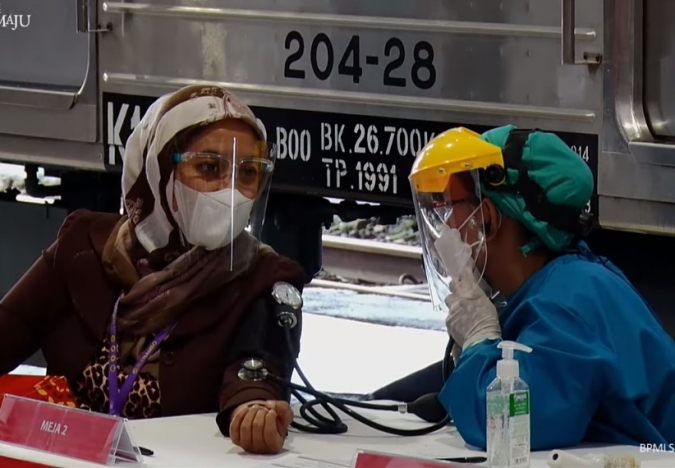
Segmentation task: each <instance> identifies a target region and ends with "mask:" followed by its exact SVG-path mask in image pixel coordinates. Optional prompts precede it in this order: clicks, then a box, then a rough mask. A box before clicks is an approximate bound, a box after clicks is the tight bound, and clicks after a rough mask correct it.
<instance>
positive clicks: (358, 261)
mask: <svg viewBox="0 0 675 468" xmlns="http://www.w3.org/2000/svg"><path fill="white" fill-rule="evenodd" d="M323 267H324V270H325V272H326V273H328V274H329V275H335V276H338V277H341V278H344V279H346V280H349V281H354V282H358V283H361V284H372V285H399V284H420V283H424V282H425V281H426V278H425V276H424V271H423V270H422V249H421V247H413V246H408V245H399V244H387V243H384V242H376V241H372V240H366V239H354V238H350V237H338V236H331V235H324V236H323Z"/></svg>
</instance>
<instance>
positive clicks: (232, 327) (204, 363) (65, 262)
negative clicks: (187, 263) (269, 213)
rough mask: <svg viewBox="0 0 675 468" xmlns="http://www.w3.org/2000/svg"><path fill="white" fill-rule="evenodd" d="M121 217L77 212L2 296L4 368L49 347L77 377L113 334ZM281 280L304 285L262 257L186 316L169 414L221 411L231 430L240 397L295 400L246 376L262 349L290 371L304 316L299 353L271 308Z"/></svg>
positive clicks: (65, 371) (50, 369) (50, 365)
mask: <svg viewBox="0 0 675 468" xmlns="http://www.w3.org/2000/svg"><path fill="white" fill-rule="evenodd" d="M119 219H120V216H119V215H115V214H107V213H92V212H88V211H84V210H81V211H76V212H74V213H73V214H71V215H70V216H68V218H67V219H66V220H65V222H64V224H63V226H62V227H61V230H60V231H59V234H58V237H57V240H56V242H55V243H54V244H52V245H51V246H50V247H49V248H48V249H46V250H45V251H43V252H42V255H41V256H40V258H39V259H38V260H37V261H36V262H35V264H34V265H33V266H32V267H31V268H30V270H28V272H26V274H25V275H24V276H23V277H22V278H21V279H20V280H19V282H18V283H17V284H16V285H15V286H14V287H13V288H12V289H11V290H10V291H9V292H8V293H7V295H6V296H5V297H4V298H3V299H2V300H1V301H0V375H3V374H6V373H7V372H10V371H12V370H13V369H14V368H16V367H17V366H19V365H20V364H21V363H23V362H24V361H25V360H26V359H28V358H29V357H30V356H31V355H32V354H33V353H35V352H36V351H37V350H38V349H40V348H42V352H43V354H44V357H45V359H46V361H47V373H48V374H49V375H63V376H65V377H66V378H67V379H68V380H69V381H70V382H73V381H74V380H75V379H76V378H77V377H78V376H79V375H80V374H81V373H82V371H83V369H84V368H85V366H86V365H87V364H88V362H89V361H90V359H91V358H92V357H93V355H94V354H95V353H96V351H97V350H98V349H99V347H100V345H101V342H102V340H103V339H104V338H105V336H106V333H107V326H108V324H109V321H110V318H111V316H112V311H113V305H114V303H115V300H116V299H117V297H118V296H119V294H120V292H121V291H120V288H119V286H117V285H116V284H115V283H113V282H112V281H110V279H109V278H108V277H107V276H106V274H105V272H104V270H103V266H102V264H101V256H102V252H103V247H104V245H105V243H106V240H107V239H108V237H109V235H110V233H111V232H112V230H113V228H114V227H115V225H116V224H117V222H118V221H119ZM277 281H286V282H288V283H291V284H293V285H294V286H296V287H297V288H298V289H301V288H302V286H303V285H304V273H303V270H302V268H301V267H300V266H299V265H298V264H297V263H295V262H293V261H291V260H289V259H287V258H284V257H281V256H279V255H275V254H270V255H266V256H263V257H261V259H260V260H259V261H258V263H257V264H256V266H255V267H254V268H253V269H252V271H251V272H250V273H248V274H246V275H245V276H241V277H239V278H237V279H235V280H234V281H232V282H231V283H229V284H227V285H226V286H225V287H224V288H223V289H222V290H220V291H218V292H217V293H215V294H212V295H211V296H210V297H206V298H205V300H202V301H199V302H198V303H197V304H195V306H194V308H193V310H191V311H190V312H188V313H186V314H184V315H183V316H182V317H181V319H180V320H179V322H178V324H177V325H176V328H175V329H174V330H173V332H172V333H171V335H170V337H169V338H168V339H167V341H165V342H164V344H163V345H162V347H161V351H160V359H159V363H160V364H159V384H160V388H161V392H162V415H163V416H176V415H182V414H195V413H209V412H219V413H220V414H219V416H218V424H219V426H220V428H221V431H222V432H223V433H224V434H226V435H227V430H228V415H229V413H230V411H231V410H232V409H234V408H235V407H236V406H238V405H239V404H241V403H245V402H247V401H250V400H255V399H275V400H278V399H287V398H288V397H287V395H288V392H287V390H286V389H284V388H282V386H280V385H278V384H275V383H273V382H271V381H262V382H250V381H244V380H240V379H238V378H237V373H238V371H239V369H240V366H241V362H242V361H243V360H245V359H246V358H249V357H253V356H256V357H262V358H264V359H265V362H266V363H267V365H268V366H267V367H268V369H270V370H271V371H272V372H274V373H276V374H281V375H283V376H285V377H287V378H290V375H291V373H292V367H291V366H292V359H293V358H295V357H297V352H298V350H299V337H300V330H301V324H300V321H299V323H298V326H296V328H295V329H294V330H293V332H294V339H295V341H296V343H295V344H296V350H295V352H294V353H293V354H294V356H291V354H289V352H288V350H287V347H286V345H285V341H284V338H283V334H282V333H283V331H282V330H281V328H279V327H278V326H277V325H276V320H275V319H274V315H273V314H274V312H273V310H272V309H273V307H274V306H273V300H272V298H271V296H270V291H271V287H272V285H273V284H274V283H275V282H277ZM300 318H301V317H300V316H298V319H300Z"/></svg>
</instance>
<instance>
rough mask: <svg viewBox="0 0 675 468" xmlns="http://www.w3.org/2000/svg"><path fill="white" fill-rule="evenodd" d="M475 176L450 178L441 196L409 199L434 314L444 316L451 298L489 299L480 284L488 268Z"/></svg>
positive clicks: (468, 173) (423, 194) (428, 194)
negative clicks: (447, 299)
mask: <svg viewBox="0 0 675 468" xmlns="http://www.w3.org/2000/svg"><path fill="white" fill-rule="evenodd" d="M478 187H479V185H478V172H477V171H466V172H463V173H459V174H453V175H451V176H450V177H449V178H448V185H447V187H446V188H445V191H443V192H420V191H417V190H416V189H415V187H414V186H413V197H414V202H415V210H416V214H417V222H418V226H419V233H420V239H421V242H422V254H423V260H424V270H425V273H426V277H427V281H428V283H429V290H430V293H431V299H432V303H433V306H434V309H435V310H438V311H443V312H446V313H447V311H448V308H447V306H446V304H445V300H446V298H447V297H448V295H450V294H459V295H460V296H466V297H471V296H472V295H475V294H483V293H485V294H487V295H488V297H490V298H491V297H492V292H491V291H490V290H489V287H488V286H487V283H486V282H485V281H484V280H483V275H484V273H485V267H486V265H487V258H488V252H487V246H486V241H485V239H486V232H485V227H484V226H485V223H484V216H483V206H484V205H483V199H482V197H481V194H480V190H478Z"/></svg>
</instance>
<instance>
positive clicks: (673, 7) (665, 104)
mask: <svg viewBox="0 0 675 468" xmlns="http://www.w3.org/2000/svg"><path fill="white" fill-rule="evenodd" d="M644 7H645V13H644V47H643V50H644V64H645V70H644V83H645V90H644V91H645V92H644V96H645V104H646V110H647V114H648V117H649V123H650V127H651V129H652V131H653V132H654V134H656V135H659V136H665V137H675V59H674V58H673V57H674V56H675V30H673V27H672V25H673V21H675V2H673V1H670V0H645V1H644Z"/></svg>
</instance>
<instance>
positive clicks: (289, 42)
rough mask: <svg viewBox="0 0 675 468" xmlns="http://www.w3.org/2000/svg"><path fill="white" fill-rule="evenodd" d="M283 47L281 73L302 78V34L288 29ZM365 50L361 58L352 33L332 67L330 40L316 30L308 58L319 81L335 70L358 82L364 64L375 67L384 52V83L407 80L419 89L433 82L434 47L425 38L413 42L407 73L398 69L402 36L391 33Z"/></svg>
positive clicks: (402, 83) (357, 40)
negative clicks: (373, 48) (380, 43)
mask: <svg viewBox="0 0 675 468" xmlns="http://www.w3.org/2000/svg"><path fill="white" fill-rule="evenodd" d="M284 47H285V48H286V50H287V51H289V55H288V56H287V57H286V62H285V64H284V77H286V78H295V79H299V80H303V79H305V76H306V72H305V70H304V69H303V68H301V67H299V66H298V65H297V62H298V61H300V60H301V59H302V57H303V55H304V54H305V38H304V37H303V36H302V34H300V33H299V32H298V31H291V32H289V33H288V34H287V35H286V41H285V43H284ZM320 49H323V50H322V55H323V56H324V57H325V59H322V60H321V62H322V63H319V50H320ZM337 53H338V54H339V52H337ZM366 54H367V55H365V56H364V57H363V61H362V56H361V38H360V36H352V37H351V39H350V41H349V43H348V44H347V47H346V48H345V50H344V51H342V54H341V58H340V60H339V62H338V64H337V67H335V61H336V59H335V57H336V50H335V47H334V46H333V42H332V41H331V39H330V37H328V35H326V34H324V33H319V34H317V35H316V36H315V37H314V38H313V39H312V41H311V44H310V48H309V61H310V65H311V69H312V73H313V74H314V76H316V78H317V79H319V80H321V81H325V80H327V79H328V78H330V76H331V75H332V74H333V72H334V71H336V70H337V74H338V75H345V76H350V77H351V78H352V82H353V83H355V84H358V83H359V82H360V81H361V77H362V76H363V73H364V64H365V66H366V67H368V68H372V69H375V67H377V66H378V65H379V63H380V59H381V58H382V57H380V55H383V56H384V57H383V58H382V61H387V64H386V65H385V67H384V69H383V70H382V84H383V85H385V86H393V87H398V88H405V87H406V86H408V82H409V81H410V82H412V84H413V85H414V86H415V87H417V88H419V89H430V88H432V87H433V86H434V85H435V84H436V68H435V66H434V48H433V46H432V45H431V44H430V43H428V42H427V41H419V42H417V43H416V44H415V45H414V46H413V50H412V57H413V60H412V66H411V67H410V70H409V72H408V73H406V72H403V71H401V70H400V68H401V67H403V64H404V63H405V58H406V47H405V44H404V43H403V41H402V40H401V39H398V38H396V37H392V38H390V39H388V40H387V41H386V42H385V43H384V44H383V46H382V50H381V51H367V52H366Z"/></svg>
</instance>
